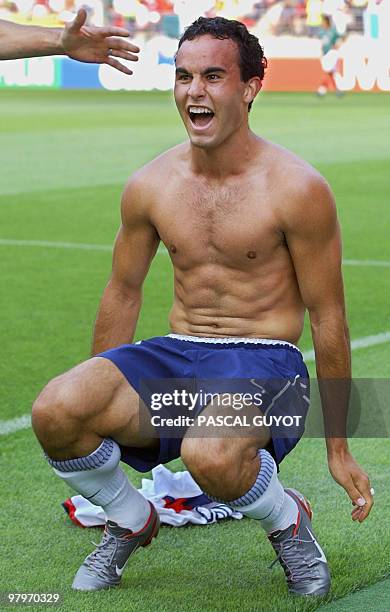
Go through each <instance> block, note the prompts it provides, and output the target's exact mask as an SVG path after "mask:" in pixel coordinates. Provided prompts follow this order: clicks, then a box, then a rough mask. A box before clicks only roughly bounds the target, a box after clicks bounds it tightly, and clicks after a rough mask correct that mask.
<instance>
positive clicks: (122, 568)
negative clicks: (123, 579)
mask: <svg viewBox="0 0 390 612" xmlns="http://www.w3.org/2000/svg"><path fill="white" fill-rule="evenodd" d="M137 548H138V547H137V546H136V547H135V548H134V549H133V550H132V551H131V553H130V554H129V556H128V557H127V559H126V561H125V562H124V564H123V565H122V567H119V566H118V564H116V565H115V571H116V575H117V576H122V574H123V570H124V569H125V567H126V565H127V562H128V560H129V559H130V557H131V555H132V554H133V553H135V551H136V550H137Z"/></svg>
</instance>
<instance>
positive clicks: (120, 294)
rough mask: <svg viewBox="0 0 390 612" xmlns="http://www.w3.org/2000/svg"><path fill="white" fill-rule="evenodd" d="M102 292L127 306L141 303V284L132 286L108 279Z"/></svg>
mask: <svg viewBox="0 0 390 612" xmlns="http://www.w3.org/2000/svg"><path fill="white" fill-rule="evenodd" d="M104 293H105V295H106V296H108V295H109V296H111V298H112V299H114V300H115V301H119V302H124V303H126V304H127V305H129V306H133V307H135V306H140V305H141V303H142V286H133V285H128V284H125V283H118V282H117V281H113V280H112V279H111V280H109V282H108V284H107V286H106V288H105V290H104Z"/></svg>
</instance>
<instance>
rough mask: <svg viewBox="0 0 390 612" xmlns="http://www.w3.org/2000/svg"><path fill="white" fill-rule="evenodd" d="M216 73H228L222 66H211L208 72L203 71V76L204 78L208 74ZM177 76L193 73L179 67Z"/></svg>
mask: <svg viewBox="0 0 390 612" xmlns="http://www.w3.org/2000/svg"><path fill="white" fill-rule="evenodd" d="M214 72H222V73H226V70H225V68H221V66H210V67H209V68H206V70H203V72H202V73H201V74H202V76H207V75H208V74H211V73H214ZM176 74H191V73H190V72H189V71H188V70H186V69H185V68H180V67H178V68H176Z"/></svg>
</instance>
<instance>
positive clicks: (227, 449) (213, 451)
mask: <svg viewBox="0 0 390 612" xmlns="http://www.w3.org/2000/svg"><path fill="white" fill-rule="evenodd" d="M181 457H182V460H183V462H184V463H185V465H186V466H187V468H188V470H189V472H190V473H191V475H192V476H193V478H194V480H195V481H196V482H197V483H198V485H199V486H200V488H201V489H202V490H203V491H204V492H205V493H209V494H210V495H212V496H214V497H217V498H220V499H222V500H232V499H236V498H238V497H240V496H241V495H242V494H243V487H244V489H245V487H246V486H247V485H246V483H247V481H248V476H249V480H250V478H251V476H250V475H248V472H251V471H253V469H252V466H253V461H256V449H255V450H253V449H250V448H242V447H241V445H240V444H235V443H234V440H225V439H221V440H217V439H213V440H211V439H209V440H204V439H197V438H193V439H189V440H187V439H184V440H183V443H182V447H181Z"/></svg>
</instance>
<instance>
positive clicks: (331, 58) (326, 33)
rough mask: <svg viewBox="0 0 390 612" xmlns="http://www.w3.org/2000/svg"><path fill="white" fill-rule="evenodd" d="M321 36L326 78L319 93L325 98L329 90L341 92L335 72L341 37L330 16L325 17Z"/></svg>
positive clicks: (322, 64) (323, 67)
mask: <svg viewBox="0 0 390 612" xmlns="http://www.w3.org/2000/svg"><path fill="white" fill-rule="evenodd" d="M319 35H320V38H321V51H322V58H321V68H322V70H323V71H324V76H323V78H322V80H321V84H320V86H319V87H318V90H317V93H318V95H319V96H325V94H326V93H327V92H328V90H331V91H335V92H336V94H339V93H340V92H339V91H338V89H337V85H336V81H335V72H336V68H337V64H338V61H339V53H338V43H339V41H340V40H341V36H340V34H339V32H338V31H337V28H336V26H335V24H334V23H333V22H332V19H331V18H330V17H329V15H323V17H322V24H321V28H320V31H319Z"/></svg>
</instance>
